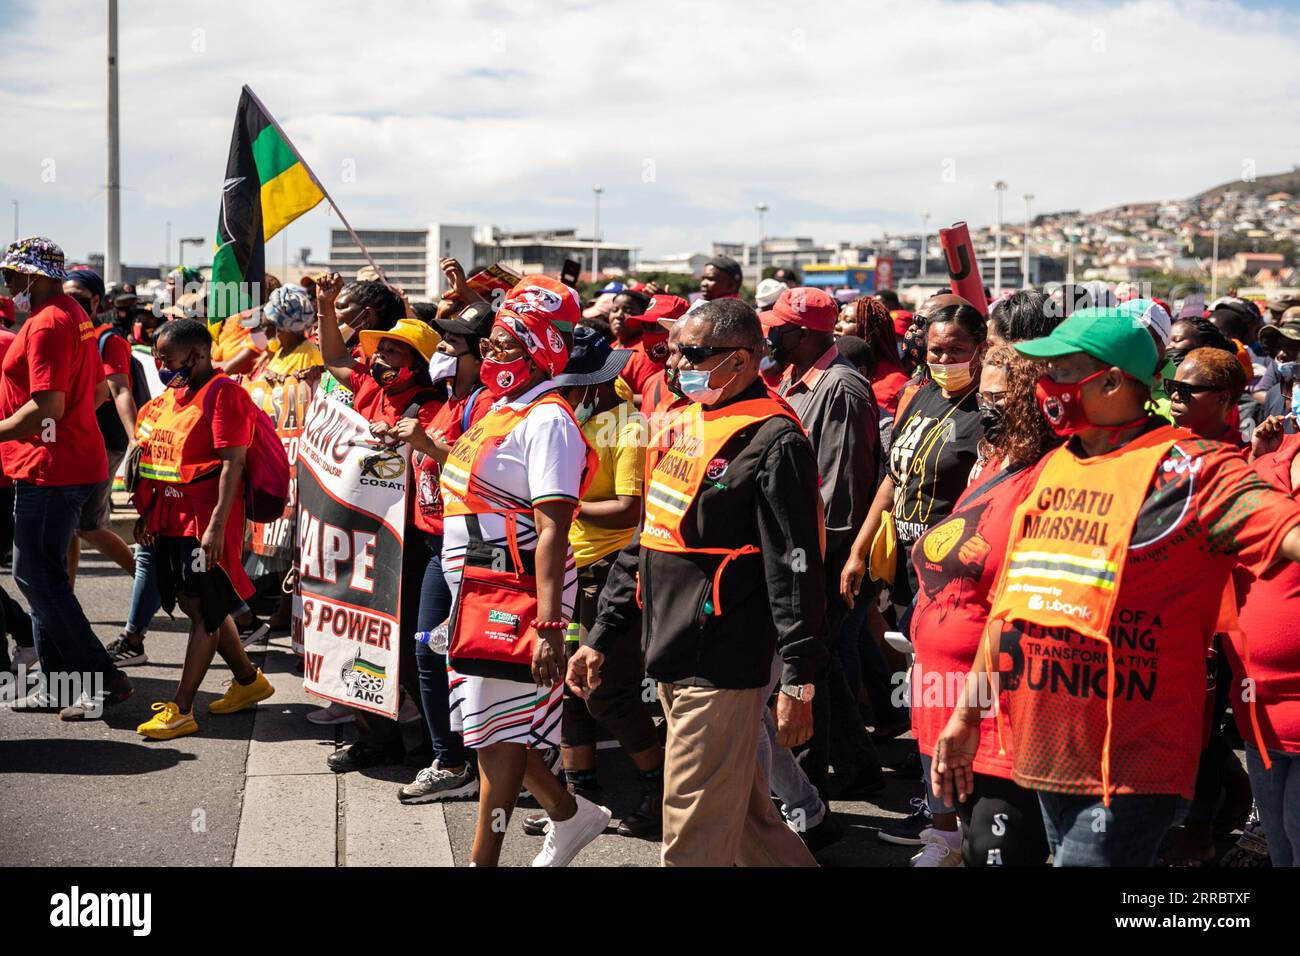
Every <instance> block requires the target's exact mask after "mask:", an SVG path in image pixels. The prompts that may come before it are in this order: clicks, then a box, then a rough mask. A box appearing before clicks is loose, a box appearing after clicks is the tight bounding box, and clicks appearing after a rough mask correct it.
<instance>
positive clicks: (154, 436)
mask: <svg viewBox="0 0 1300 956" xmlns="http://www.w3.org/2000/svg"><path fill="white" fill-rule="evenodd" d="M228 377H229V376H227V375H223V374H221V373H220V372H218V373H217V374H215V375H213V376H212V378H210V379H208V381H207V383H206V384H204V386H203V387H202V388H200V389H199V390H198V391H197V392H195V393H194V394H193V395H191V396H190V398H189V400H188V401H187V402H185V403H184V404H181V402H180V396H181V391H182V390H181V389H176V388H166V389H163V393H162V394H161V395H159V396H158V397H157V398H154V399H151V400H150V401H149V403H148V404H146V405H145V406H144V408H142V409H140V416H139V418H138V419H137V420H136V423H135V437H136V441H137V442H138V443H139V444H140V477H141V478H150V479H152V480H154V481H165V482H167V483H168V484H180V485H187V484H189V483H190V482H191V481H195V480H196V479H198V478H204V477H206V476H207V475H208V474H209V473H211V472H214V471H216V470H218V469H220V468H221V459H220V458H218V457H217V453H216V451H215V450H214V449H213V448H212V439H211V437H210V436H209V438H208V441H207V448H206V449H204V450H203V451H202V452H200V451H198V450H197V447H198V445H199V443H198V442H197V441H195V440H194V435H195V433H196V431H197V432H198V433H199V434H202V431H201V430H199V429H196V427H195V426H197V425H199V424H200V423H201V422H202V421H203V399H204V396H205V395H206V394H207V391H208V389H210V388H212V387H213V386H214V385H216V384H217V383H218V381H221V380H223V379H227V378H228Z"/></svg>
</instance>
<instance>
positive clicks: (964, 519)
mask: <svg viewBox="0 0 1300 956" xmlns="http://www.w3.org/2000/svg"><path fill="white" fill-rule="evenodd" d="M1036 471H1037V470H1036V469H1035V468H1032V467H1031V468H1022V469H1021V470H1019V471H1017V472H1013V473H1007V472H1002V473H994V472H988V473H986V475H985V479H986V480H984V481H976V482H974V484H973V487H971V488H968V489H967V490H966V491H965V492H963V493H962V496H961V497H960V498H958V499H957V503H956V504H955V505H954V506H953V510H952V514H950V515H949V516H948V517H947V518H945V519H943V520H942V521H940V522H938V523H937V524H935V525H934V526H933V527H932V528H930V529H929V530H928V531H926V532H925V534H923V535H921V537H920V538H919V539H918V540H917V542H916V544H915V545H913V547H912V563H913V564H914V565H916V572H917V580H918V584H919V586H918V590H917V593H916V607H915V608H914V610H913V611H912V646H913V647H914V648H915V650H916V656H915V659H914V660H913V662H912V701H911V703H912V733H913V734H914V735H915V736H916V742H917V744H918V745H919V747H920V749H921V753H923V754H927V755H931V756H932V755H933V754H934V744H935V741H936V740H938V738H939V734H940V732H941V731H942V730H943V728H944V725H945V724H946V723H947V722H948V718H949V717H951V716H952V712H953V710H955V709H956V707H957V705H958V704H959V703H962V702H964V697H963V693H964V691H963V688H964V687H965V677H966V673H967V672H968V671H969V670H970V669H971V665H972V664H973V663H974V662H975V655H976V653H977V651H978V649H979V644H980V639H981V638H982V637H983V636H984V625H985V624H986V623H988V617H989V608H990V607H991V606H992V603H993V602H992V599H991V591H992V588H993V582H994V580H996V578H997V576H998V569H999V568H1001V567H1002V561H1003V559H1004V558H1005V556H1006V552H1007V540H1008V539H1009V538H1010V535H1011V517H1012V515H1014V514H1015V512H1016V508H1017V507H1018V506H1019V505H1020V502H1021V501H1023V500H1024V497H1025V495H1026V494H1028V492H1029V489H1030V488H1031V487H1033V481H1034V476H1035V474H1036ZM987 703H988V704H989V708H988V713H989V716H988V717H986V718H985V719H984V721H983V723H982V724H981V732H980V745H979V751H978V753H976V755H975V772H976V773H985V774H989V775H991V776H995V777H1002V778H1004V779H1009V778H1010V777H1011V753H1010V750H1011V739H1010V735H1009V734H1004V743H1005V745H1006V749H1007V753H1005V754H999V753H998V732H997V727H996V725H995V723H994V720H993V716H992V709H991V708H992V704H993V702H992V701H988V702H987Z"/></svg>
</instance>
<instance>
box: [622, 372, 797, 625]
mask: <svg viewBox="0 0 1300 956" xmlns="http://www.w3.org/2000/svg"><path fill="white" fill-rule="evenodd" d="M777 415H781V416H784V417H785V418H789V419H790V420H791V421H793V422H794V423H795V424H796V425H798V424H799V419H798V418H797V417H796V416H795V415H794V413H793V412H791V411H790V409H789V407H788V406H787V405H785V403H784V402H781V401H778V400H777V399H775V398H770V397H764V398H753V399H748V400H746V401H743V402H736V403H735V404H734V405H724V406H722V407H721V408H704V407H703V406H701V405H698V404H694V403H692V404H689V405H685V406H683V407H682V408H680V409H674V410H673V411H672V412H670V413H669V414H668V415H666V416H665V421H664V424H663V426H662V427H661V428H660V429H659V430H658V431H657V432H656V434H655V435H653V436H652V437H651V440H650V444H649V447H648V448H647V450H646V489H645V523H644V525H643V526H642V528H641V545H642V547H645V548H649V549H650V550H651V551H663V552H667V553H669V554H716V555H721V556H722V562H721V563H720V564H719V565H718V570H717V571H716V572H715V573H714V575H713V613H714V614H718V615H720V614H722V596H721V585H722V572H723V571H725V570H726V568H727V566H728V565H729V564H730V563H731V562H732V561H733V560H735V559H736V558H738V557H741V556H742V555H746V554H757V553H758V550H759V549H758V546H757V545H753V544H746V545H743V546H741V547H739V548H693V547H690V546H689V545H687V544H686V540H685V538H684V537H683V535H682V521H683V519H685V517H686V513H687V512H688V511H690V508H691V504H692V503H693V502H694V501H695V498H696V496H697V495H698V494H699V492H700V487H701V486H702V485H703V484H704V480H705V478H706V473H707V471H708V467H709V462H711V461H713V459H714V458H716V457H717V455H718V452H719V451H721V450H722V446H723V445H725V444H726V443H727V442H728V441H730V440H731V437H732V436H733V435H735V434H736V433H737V432H738V431H740V430H741V429H742V428H745V427H746V426H748V425H753V424H756V423H759V422H764V421H767V420H768V419H769V418H774V417H776V416H777ZM637 585H638V587H637V589H638V592H639V590H640V581H639V580H638V582H637Z"/></svg>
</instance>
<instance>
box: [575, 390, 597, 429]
mask: <svg viewBox="0 0 1300 956" xmlns="http://www.w3.org/2000/svg"><path fill="white" fill-rule="evenodd" d="M582 397H583V398H586V397H587V393H586V392H583V393H582ZM595 414H596V401H595V399H594V398H593V399H592V400H591V401H590V402H579V403H578V405H577V407H576V408H574V410H573V417H574V418H575V419H577V421H578V425H579V426H581V425H585V424H587V422H589V421H591V416H592V415H595Z"/></svg>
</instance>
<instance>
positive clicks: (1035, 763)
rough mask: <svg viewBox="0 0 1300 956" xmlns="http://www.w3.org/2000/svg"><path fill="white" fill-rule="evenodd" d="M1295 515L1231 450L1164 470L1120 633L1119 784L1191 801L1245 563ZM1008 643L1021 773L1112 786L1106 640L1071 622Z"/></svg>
mask: <svg viewBox="0 0 1300 956" xmlns="http://www.w3.org/2000/svg"><path fill="white" fill-rule="evenodd" d="M1037 470H1038V469H1035V471H1037ZM1095 490H1096V491H1097V493H1102V492H1104V489H1095ZM1297 524H1300V505H1298V504H1296V503H1295V502H1294V501H1292V500H1291V499H1290V498H1288V497H1286V496H1285V495H1281V494H1278V493H1277V492H1276V491H1274V490H1272V489H1271V488H1269V486H1268V484H1267V483H1266V482H1265V481H1264V480H1263V479H1262V478H1260V477H1259V475H1257V474H1256V473H1255V472H1254V471H1252V470H1251V469H1250V468H1249V467H1248V466H1247V465H1246V463H1245V462H1244V461H1242V460H1241V456H1240V455H1239V454H1238V452H1237V451H1236V449H1234V448H1231V447H1230V446H1228V445H1224V444H1222V443H1220V442H1210V441H1204V440H1202V439H1190V440H1187V441H1181V440H1180V441H1179V442H1178V443H1177V444H1176V445H1174V446H1173V447H1172V448H1171V449H1170V451H1169V452H1168V454H1167V455H1166V456H1165V458H1164V460H1163V461H1162V462H1161V464H1160V466H1158V467H1157V468H1156V472H1155V477H1154V478H1153V480H1152V482H1151V485H1150V487H1149V489H1148V491H1147V495H1146V500H1145V501H1144V503H1143V504H1142V507H1141V508H1140V509H1139V511H1138V517H1137V520H1136V522H1135V525H1134V528H1133V532H1132V535H1131V538H1130V542H1129V550H1128V561H1127V564H1126V565H1125V568H1124V572H1123V576H1122V578H1121V580H1120V588H1119V600H1118V603H1117V604H1116V608H1115V613H1114V616H1113V618H1112V620H1111V622H1110V627H1109V631H1108V634H1109V637H1110V640H1111V642H1112V645H1113V647H1114V661H1115V676H1116V688H1117V689H1116V693H1115V695H1114V711H1113V722H1112V739H1111V754H1110V779H1111V786H1112V787H1113V788H1115V792H1117V793H1121V794H1128V793H1135V794H1180V795H1182V796H1183V797H1186V798H1188V799H1190V798H1191V797H1192V793H1193V789H1194V783H1195V780H1196V767H1197V764H1198V762H1199V760H1200V751H1201V746H1200V744H1201V732H1202V731H1201V728H1202V726H1203V724H1204V717H1205V707H1206V693H1205V681H1206V657H1207V654H1208V650H1209V647H1210V643H1211V640H1212V638H1213V636H1214V633H1215V631H1216V630H1217V625H1218V620H1219V609H1220V605H1221V603H1222V599H1223V596H1224V593H1225V590H1226V588H1227V587H1228V584H1229V583H1230V580H1231V575H1232V572H1233V569H1234V567H1236V566H1237V565H1238V564H1242V565H1245V566H1247V567H1250V568H1259V569H1262V568H1267V567H1268V565H1269V564H1270V563H1271V562H1272V561H1273V558H1274V556H1275V555H1276V553H1277V549H1278V546H1279V545H1280V544H1281V542H1282V539H1283V538H1284V537H1285V536H1286V534H1287V532H1289V531H1290V530H1291V529H1292V528H1294V527H1295V526H1296V525H1297ZM999 651H1000V653H999V659H998V662H997V666H998V667H999V669H1000V671H1001V673H1002V675H1003V676H1002V681H1001V686H1002V689H1003V691H1005V692H1006V693H1005V695H1004V702H1005V703H1006V705H1007V706H1006V714H1007V716H1008V717H1009V721H1004V723H1003V733H1004V734H1005V733H1006V731H1007V723H1009V724H1010V727H1011V732H1012V735H1013V737H1014V747H1013V748H1012V755H1013V759H1014V763H1015V767H1014V771H1013V775H1012V779H1014V780H1015V782H1016V783H1018V784H1020V786H1022V787H1029V788H1031V789H1037V790H1046V791H1050V792H1055V793H1067V794H1076V795H1094V796H1096V795H1100V794H1101V789H1102V787H1101V765H1102V744H1103V741H1104V739H1105V728H1106V698H1107V692H1106V691H1107V688H1106V666H1107V665H1106V646H1105V644H1103V643H1102V642H1100V641H1096V640H1093V639H1091V638H1086V637H1083V636H1081V635H1079V634H1078V633H1076V632H1074V631H1072V630H1069V629H1066V628H1042V627H1038V626H1036V625H1026V624H1020V623H1016V624H1011V625H1008V626H1006V627H1005V628H1004V629H1003V631H1002V634H1001V641H1000V647H999Z"/></svg>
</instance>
